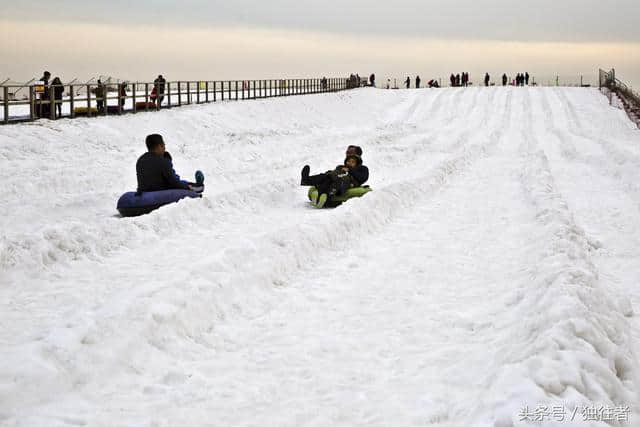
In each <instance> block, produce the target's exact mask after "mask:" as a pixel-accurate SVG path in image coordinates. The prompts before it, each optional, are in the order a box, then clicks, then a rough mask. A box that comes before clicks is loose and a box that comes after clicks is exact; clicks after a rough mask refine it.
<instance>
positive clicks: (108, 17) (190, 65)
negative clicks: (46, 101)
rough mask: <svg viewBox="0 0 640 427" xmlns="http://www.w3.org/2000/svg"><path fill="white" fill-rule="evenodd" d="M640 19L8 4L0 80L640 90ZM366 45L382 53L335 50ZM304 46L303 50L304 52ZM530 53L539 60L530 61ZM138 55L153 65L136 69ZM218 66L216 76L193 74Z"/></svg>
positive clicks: (331, 8)
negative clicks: (392, 80) (603, 73)
mask: <svg viewBox="0 0 640 427" xmlns="http://www.w3.org/2000/svg"><path fill="white" fill-rule="evenodd" d="M639 20H640V0H612V1H608V2H604V1H602V0H600V1H594V0H536V1H531V2H522V1H513V0H490V1H482V0H449V1H430V0H395V1H390V2H379V1H375V0H339V1H338V0H311V1H310V0H225V1H217V0H182V1H169V0H133V1H132V0H109V1H95V0H57V1H53V2H52V1H49V2H43V1H36V0H19V1H18V0H16V1H10V0H0V36H1V39H0V55H2V59H7V57H8V60H7V61H2V62H3V63H5V65H0V78H3V77H5V75H7V77H8V76H10V77H14V78H18V77H27V76H31V74H34V73H35V72H29V70H31V69H32V68H34V67H35V68H36V69H38V70H39V69H40V68H42V67H43V66H45V64H49V65H46V66H50V67H51V68H53V67H57V69H58V70H60V72H61V73H64V74H67V75H69V74H73V75H74V76H78V75H80V74H82V73H89V75H93V74H92V72H91V71H90V68H91V66H93V68H94V69H95V70H96V71H95V73H98V74H110V73H112V74H118V75H122V77H124V78H131V79H139V78H141V75H142V74H144V75H146V74H147V73H149V72H151V69H152V68H154V69H156V68H162V69H165V70H167V71H166V72H167V73H173V74H174V75H176V76H177V75H178V74H181V75H180V76H178V77H177V78H230V76H231V75H236V74H238V73H241V74H242V77H238V78H247V77H249V78H250V77H253V78H260V77H263V76H264V77H270V76H272V75H273V74H274V73H276V72H278V73H281V72H283V71H285V70H286V71H288V72H287V74H289V75H293V76H299V75H302V74H310V73H312V71H313V70H318V72H319V73H321V74H327V73H329V72H333V73H336V72H338V73H343V74H344V73H348V72H350V71H354V72H363V73H364V72H369V70H371V71H374V70H372V68H374V69H377V70H382V72H384V73H389V74H398V75H399V76H400V75H402V74H406V73H418V72H421V73H443V72H445V69H446V68H447V67H460V66H463V65H464V64H463V63H461V61H460V59H461V58H460V56H461V55H467V57H468V59H469V64H468V65H467V68H469V69H471V70H472V71H474V72H481V70H484V69H485V68H487V67H488V66H489V65H494V66H493V68H491V69H490V70H487V71H492V72H499V71H500V70H502V69H503V68H509V67H516V66H518V67H527V68H530V69H534V70H539V71H538V72H543V71H545V72H547V71H548V74H549V75H551V74H554V73H558V72H563V73H571V72H573V73H574V74H581V73H585V72H593V73H595V71H596V70H597V67H599V66H603V67H609V66H617V67H618V69H619V71H620V72H621V73H624V74H626V75H627V76H628V77H629V78H630V79H631V80H633V81H635V82H638V83H640V59H638V58H635V57H636V56H640V51H637V50H635V51H634V49H635V48H637V47H638V46H640V29H639V28H640V25H638V22H639ZM34 32H35V33H34ZM109 34H112V36H111V37H110V36H109ZM125 35H126V37H125ZM153 40H157V41H158V42H160V41H162V43H164V44H165V45H164V46H165V49H164V50H163V52H164V53H165V54H166V55H170V56H171V57H173V58H179V60H180V63H179V64H176V63H175V61H173V60H171V59H170V58H166V57H165V58H158V56H157V53H155V52H156V51H162V49H153V48H150V47H149V45H150V44H153ZM178 40H179V42H178ZM305 41H307V43H306V44H305V43H304V42H305ZM322 41H324V43H322ZM452 42H453V43H454V44H453V45H450V44H449V43H452ZM278 43H281V49H278V47H277V45H278ZM330 43H331V44H332V45H330ZM38 44H39V46H38ZM358 44H360V45H361V47H362V50H363V51H365V52H369V53H371V55H368V56H364V55H362V53H361V52H353V53H352V55H348V54H347V53H344V54H343V53H339V52H338V51H340V50H341V49H342V48H335V46H336V45H343V46H344V45H353V46H354V47H355V48H356V49H357V46H356V45H358ZM293 45H295V46H296V47H297V48H298V49H301V50H302V51H298V52H297V53H298V55H297V54H296V51H294V50H293V49H290V46H293ZM525 45H529V46H530V47H531V56H530V57H527V55H522V49H523V47H522V46H525ZM577 45H584V46H589V47H590V48H586V49H585V48H584V47H583V48H580V47H577ZM43 46H44V47H46V49H43ZM470 46H471V47H470ZM500 46H502V50H500ZM409 47H411V48H412V49H413V52H410V51H408V50H407V49H409ZM262 48H264V49H263V50H261V49H262ZM78 49H81V51H78ZM311 49H314V50H315V55H309V53H310V52H309V51H310V50H311ZM449 49H450V50H449ZM524 49H526V48H524ZM545 49H548V52H545ZM554 50H555V51H554ZM578 50H579V51H580V52H577V51H578ZM118 51H119V52H120V60H119V61H118V60H117V59H116V57H117V56H118V53H117V52H118ZM151 51H153V52H154V53H153V54H151V53H150V52H151ZM186 51H190V52H192V56H189V55H186V53H185V52H186ZM483 51H486V52H487V53H489V52H492V53H491V55H494V56H490V57H487V55H486V54H483ZM29 52H30V53H31V54H29ZM34 52H38V55H33V53H34ZM114 52H115V53H114ZM198 52H202V53H203V54H207V55H209V54H212V53H216V54H217V55H218V57H217V59H218V60H217V61H214V60H213V59H211V58H206V59H205V58H203V57H202V55H200V57H199V58H198ZM265 52H269V54H270V55H271V56H266V55H265ZM634 52H635V55H634ZM501 53H502V54H501ZM559 53H560V55H559ZM578 53H579V54H578ZM114 54H115V55H116V57H114V56H111V55H114ZM417 54H419V55H424V56H426V57H421V58H417V57H416V55H417ZM616 54H619V55H621V56H620V57H619V58H618V57H617V56H616ZM73 55H75V56H76V58H72V56H73ZM136 55H139V56H140V58H145V59H144V63H137V64H136V62H135V60H134V58H135V57H136ZM273 55H275V56H276V57H277V58H273ZM372 55H373V56H374V57H372ZM514 55H517V57H518V58H517V61H516V60H514V58H513V56H514ZM629 55H630V56H629ZM81 56H82V57H83V60H82V61H81V60H80V57H81ZM345 56H346V57H347V58H348V59H349V60H348V61H346V62H345ZM63 58H64V59H63ZM251 58H254V60H251ZM563 58H564V59H563ZM599 58H600V59H599ZM221 59H222V60H223V62H224V64H220V60H221ZM185 61H186V62H185ZM303 61H305V62H304V63H303ZM309 61H311V62H309ZM332 61H335V62H332ZM81 64H84V65H81ZM178 65H179V66H178ZM70 66H73V67H74V69H73V70H72V69H70V68H69V67H70ZM136 66H137V67H138V69H136ZM347 66H348V67H350V68H346V67H347ZM78 67H80V68H82V69H78ZM146 67H149V69H145V68H146ZM249 67H250V68H251V69H250V70H248V68H249ZM360 67H362V68H360ZM545 67H548V69H547V68H545ZM620 67H622V69H620ZM3 68H4V69H3ZM456 69H457V68H456ZM206 70H211V73H207V75H205V76H198V77H195V76H193V74H194V73H193V72H194V71H198V72H200V73H202V72H205V71H206ZM214 71H215V72H216V73H219V74H224V76H222V75H221V76H220V77H218V76H217V75H212V74H213V72H214ZM249 71H250V72H249ZM505 71H509V70H505ZM11 74H16V75H15V76H14V75H11ZM18 74H19V76H18ZM54 74H55V73H54ZM267 75H268V76H267ZM83 77H85V76H84V75H83ZM63 80H64V79H63Z"/></svg>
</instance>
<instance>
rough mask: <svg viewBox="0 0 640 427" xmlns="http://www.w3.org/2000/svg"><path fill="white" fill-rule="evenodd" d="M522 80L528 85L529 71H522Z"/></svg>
mask: <svg viewBox="0 0 640 427" xmlns="http://www.w3.org/2000/svg"><path fill="white" fill-rule="evenodd" d="M524 82H525V83H526V85H527V86H529V72H528V71H527V72H525V73H524Z"/></svg>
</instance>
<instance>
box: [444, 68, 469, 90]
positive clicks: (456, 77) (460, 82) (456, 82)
mask: <svg viewBox="0 0 640 427" xmlns="http://www.w3.org/2000/svg"><path fill="white" fill-rule="evenodd" d="M449 84H450V85H451V87H460V86H464V87H466V86H469V73H467V72H466V71H463V72H462V74H453V73H451V75H450V76H449Z"/></svg>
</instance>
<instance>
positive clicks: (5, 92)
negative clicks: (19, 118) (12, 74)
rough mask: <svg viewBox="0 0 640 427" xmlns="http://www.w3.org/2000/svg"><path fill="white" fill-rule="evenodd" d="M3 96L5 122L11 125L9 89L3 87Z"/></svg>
mask: <svg viewBox="0 0 640 427" xmlns="http://www.w3.org/2000/svg"><path fill="white" fill-rule="evenodd" d="M2 96H4V122H5V123H9V88H8V87H7V86H3V87H2Z"/></svg>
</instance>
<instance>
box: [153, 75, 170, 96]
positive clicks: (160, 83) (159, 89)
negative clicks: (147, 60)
mask: <svg viewBox="0 0 640 427" xmlns="http://www.w3.org/2000/svg"><path fill="white" fill-rule="evenodd" d="M166 82H167V81H166V80H165V79H164V78H162V79H160V78H157V79H155V80H154V81H153V87H154V88H155V89H156V93H158V94H161V93H164V85H165V83H166Z"/></svg>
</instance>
